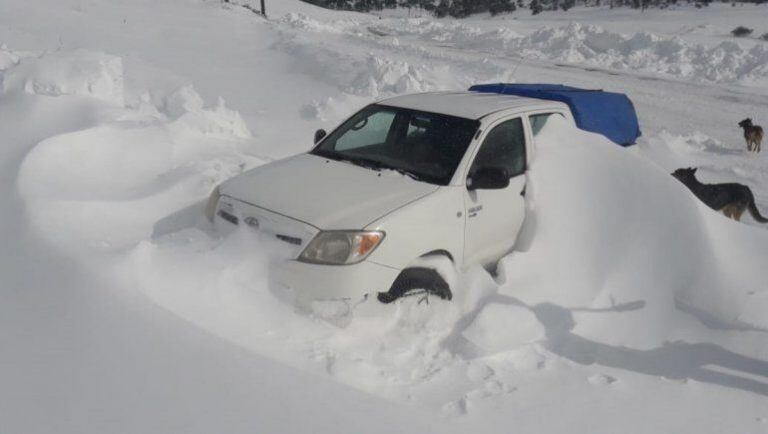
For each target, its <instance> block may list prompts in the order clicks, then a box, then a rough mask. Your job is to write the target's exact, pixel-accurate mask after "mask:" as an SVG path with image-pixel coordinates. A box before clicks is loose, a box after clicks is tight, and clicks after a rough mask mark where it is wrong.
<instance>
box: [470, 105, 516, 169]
mask: <svg viewBox="0 0 768 434" xmlns="http://www.w3.org/2000/svg"><path fill="white" fill-rule="evenodd" d="M491 166H496V167H504V168H506V169H507V171H508V172H509V176H510V177H514V176H517V175H520V174H522V173H524V172H525V166H526V163H525V131H524V130H523V121H522V119H520V118H517V119H512V120H509V121H505V122H503V123H501V124H499V125H497V126H496V127H494V129H492V130H491V132H489V133H488V136H486V138H485V141H484V142H483V145H482V146H481V147H480V151H479V152H478V153H477V155H476V156H475V161H474V162H473V163H472V169H471V170H470V173H472V172H474V171H475V170H477V169H479V168H481V167H491Z"/></svg>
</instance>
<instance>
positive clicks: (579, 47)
mask: <svg viewBox="0 0 768 434" xmlns="http://www.w3.org/2000/svg"><path fill="white" fill-rule="evenodd" d="M371 29H372V30H373V31H374V32H376V34H379V35H387V36H397V37H413V38H417V39H419V40H422V41H428V42H432V43H435V44H438V45H448V46H454V47H457V48H463V49H473V50H479V51H481V52H491V53H496V52H498V53H499V54H502V53H506V54H509V55H513V56H518V57H523V58H530V59H542V60H548V61H556V62H564V63H572V64H583V65H589V66H594V67H601V68H606V69H613V70H627V71H640V72H646V73H653V74H665V75H670V76H674V77H682V78H691V79H696V80H704V81H711V82H759V81H762V80H765V79H766V77H767V76H768V47H766V45H765V44H756V45H754V46H753V47H752V48H749V49H746V48H742V47H741V46H740V45H739V44H737V43H735V42H730V41H726V42H721V43H719V44H717V45H715V46H706V45H702V44H696V43H691V42H686V41H684V40H683V39H681V38H679V37H666V36H659V35H656V34H653V33H648V32H640V33H634V34H630V35H624V34H620V33H615V32H611V31H608V30H606V29H604V28H603V27H600V26H597V25H583V24H580V23H575V22H574V23H570V24H568V25H565V26H561V27H542V28H540V29H538V30H535V31H534V32H533V33H531V34H530V35H528V36H522V35H520V34H518V33H517V32H515V31H514V30H513V29H511V28H508V27H501V28H497V29H493V30H489V31H483V30H481V29H479V28H477V27H472V26H468V25H465V24H461V23H455V22H448V23H444V22H440V21H435V20H432V19H428V18H420V19H409V20H387V21H386V22H384V23H381V24H377V25H374V26H372V27H371Z"/></svg>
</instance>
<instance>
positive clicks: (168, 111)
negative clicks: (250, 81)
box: [4, 50, 261, 250]
mask: <svg viewBox="0 0 768 434" xmlns="http://www.w3.org/2000/svg"><path fill="white" fill-rule="evenodd" d="M80 60H83V62H84V63H83V64H82V65H80V64H78V63H77V62H78V61H80ZM91 61H92V62H91ZM120 64H121V60H120V59H119V58H113V57H111V56H106V55H103V54H100V53H91V52H85V51H82V50H78V51H75V52H66V51H63V52H57V53H53V54H49V55H44V56H42V57H40V58H38V59H35V60H34V61H32V63H31V64H26V62H25V61H22V62H21V63H20V64H19V65H18V66H15V67H12V68H10V69H8V71H7V73H6V78H8V80H5V81H4V83H5V85H6V88H8V89H17V90H19V89H24V90H27V91H30V92H31V93H33V94H34V95H46V96H50V95H57V96H59V97H62V98H66V97H68V96H82V95H88V96H92V97H97V98H99V99H100V100H102V101H103V102H106V103H108V106H109V107H110V108H109V110H106V109H102V110H101V112H100V113H101V114H100V115H99V116H98V119H99V123H98V124H96V125H94V126H92V127H89V128H85V129H82V130H79V131H75V132H71V133H66V134H62V135H58V136H54V137H50V138H48V139H46V140H43V141H42V142H40V143H39V144H38V145H37V146H36V147H35V148H34V149H32V150H31V151H30V152H29V154H28V155H27V156H26V158H25V159H24V161H23V163H22V165H21V167H20V169H19V177H18V183H17V188H18V191H19V194H20V195H21V196H22V197H23V198H24V199H25V200H26V201H27V208H28V209H27V211H28V213H29V215H30V218H31V220H32V222H33V225H34V226H35V227H36V228H37V229H38V230H40V231H42V232H43V233H45V234H47V236H48V237H52V238H53V239H54V240H56V242H57V243H60V244H63V245H64V246H68V245H70V244H68V243H71V242H72V241H73V240H76V241H77V242H76V243H75V245H78V246H85V247H86V248H97V249H108V250H111V249H119V248H124V247H125V246H127V245H132V244H135V243H137V242H138V241H139V240H141V239H144V238H145V237H147V236H148V235H149V234H151V233H152V230H153V226H154V225H155V223H156V222H157V221H158V220H160V219H161V218H162V217H164V216H166V215H168V214H170V213H172V212H173V211H176V210H178V209H180V208H183V207H185V206H188V205H191V204H193V203H195V202H196V201H199V200H201V199H203V198H204V197H206V196H207V194H208V193H209V192H210V191H211V189H212V188H213V186H214V185H217V184H218V183H220V182H221V181H223V180H224V179H227V178H230V177H232V176H234V175H236V174H238V173H240V172H241V171H242V170H243V169H244V168H245V167H246V166H252V165H255V164H260V163H261V160H259V159H257V158H254V157H250V156H248V155H246V154H245V153H244V152H243V146H244V145H243V144H244V141H246V140H248V139H249V138H250V137H251V133H250V131H249V129H248V127H247V125H246V124H245V122H244V121H243V119H242V118H241V117H240V115H239V114H238V113H237V112H235V111H233V110H230V109H228V108H227V107H226V105H225V104H224V101H223V100H221V99H220V100H219V101H218V103H217V105H215V106H213V107H207V106H205V104H204V102H203V99H202V98H201V97H200V95H199V94H198V93H197V92H196V91H195V90H194V88H193V87H191V86H185V87H182V88H180V89H178V90H176V91H175V92H172V93H171V94H170V95H167V96H165V98H163V100H164V103H163V104H162V105H161V106H159V107H155V106H153V105H152V104H151V103H150V102H149V101H150V98H149V96H148V95H145V97H144V98H143V99H142V101H141V102H140V103H139V104H138V105H137V106H136V107H122V106H121V107H118V108H115V106H114V105H115V104H117V103H118V102H120V100H121V98H122V97H121V96H120V97H118V95H120V94H121V92H122V89H119V90H118V89H117V88H115V87H109V84H115V86H116V83H118V82H120V81H121V80H122V75H121V72H120V73H118V71H116V69H117V68H118V66H119V65H120ZM96 65H101V66H104V68H102V69H99V68H96ZM116 77H119V78H120V79H119V80H117V79H116ZM22 82H23V83H25V84H23V85H22V84H21V83H22ZM30 83H31V84H30ZM19 86H22V87H19ZM51 215H55V216H56V218H55V219H51V218H49V217H50V216H51ZM85 222H88V223H87V224H83V223H85ZM115 228H123V229H122V230H117V231H116V230H115Z"/></svg>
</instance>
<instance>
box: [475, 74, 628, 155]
mask: <svg viewBox="0 0 768 434" xmlns="http://www.w3.org/2000/svg"><path fill="white" fill-rule="evenodd" d="M469 90H470V91H475V92H487V93H501V94H505V95H517V96H524V97H528V98H538V99H546V100H553V101H560V102H564V103H566V104H568V106H569V107H570V108H571V112H572V113H573V117H574V120H575V121H576V125H577V126H578V127H579V128H581V129H582V130H586V131H592V132H594V133H598V134H602V135H604V136H605V137H608V138H609V139H610V140H612V141H613V142H615V143H618V144H619V145H621V146H629V145H632V144H634V143H635V141H636V140H637V138H638V137H640V134H641V133H640V126H639V125H638V122H637V114H636V113H635V107H634V106H633V105H632V101H630V100H629V98H627V96H626V95H624V94H623V93H613V92H604V91H602V90H589V89H579V88H576V87H570V86H563V85H562V84H529V83H510V84H504V83H499V84H481V85H476V86H472V87H470V88H469Z"/></svg>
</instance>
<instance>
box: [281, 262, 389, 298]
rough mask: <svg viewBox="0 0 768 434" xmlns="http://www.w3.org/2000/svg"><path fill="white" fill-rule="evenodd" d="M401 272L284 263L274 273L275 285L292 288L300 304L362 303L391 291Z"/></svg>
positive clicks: (365, 266)
mask: <svg viewBox="0 0 768 434" xmlns="http://www.w3.org/2000/svg"><path fill="white" fill-rule="evenodd" d="M398 274H400V270H398V269H396V268H391V267H387V266H384V265H380V264H377V263H375V262H369V261H363V262H360V263H358V264H353V265H319V264H308V263H305V262H299V261H295V260H287V261H281V262H279V263H278V264H276V266H275V267H274V268H273V269H272V270H271V273H270V279H271V280H273V282H275V283H277V284H279V285H282V286H286V287H289V288H291V289H292V290H293V291H294V292H295V294H296V297H297V298H298V299H301V300H307V301H312V300H345V299H346V300H359V299H361V298H363V296H365V294H376V293H377V292H385V291H388V290H389V287H390V286H392V283H393V282H394V281H395V278H397V275H398Z"/></svg>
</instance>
